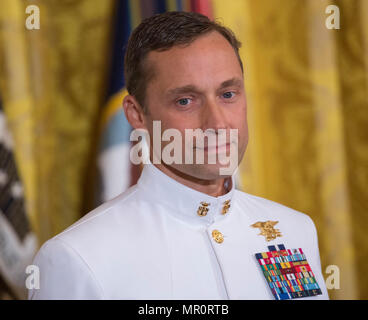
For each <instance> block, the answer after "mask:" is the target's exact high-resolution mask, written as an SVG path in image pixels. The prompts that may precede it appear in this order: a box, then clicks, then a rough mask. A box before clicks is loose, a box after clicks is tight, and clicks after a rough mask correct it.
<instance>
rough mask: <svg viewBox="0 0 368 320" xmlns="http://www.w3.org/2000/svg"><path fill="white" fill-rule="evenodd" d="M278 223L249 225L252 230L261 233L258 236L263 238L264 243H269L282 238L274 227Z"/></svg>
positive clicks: (259, 222)
mask: <svg viewBox="0 0 368 320" xmlns="http://www.w3.org/2000/svg"><path fill="white" fill-rule="evenodd" d="M277 223H279V222H278V221H270V220H269V221H265V222H261V221H258V222H256V223H254V224H252V225H251V227H253V228H259V229H260V230H261V233H259V234H258V235H260V236H265V237H266V241H271V240H274V239H276V238H277V237H282V234H281V232H280V230H279V229H275V228H274V226H275V225H276V224H277Z"/></svg>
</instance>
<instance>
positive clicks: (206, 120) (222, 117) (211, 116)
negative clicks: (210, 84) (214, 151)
mask: <svg viewBox="0 0 368 320" xmlns="http://www.w3.org/2000/svg"><path fill="white" fill-rule="evenodd" d="M228 128H229V126H228V122H227V115H226V110H225V108H224V107H223V106H221V105H220V104H219V103H217V102H216V99H215V98H208V99H206V103H205V106H204V108H203V113H202V130H214V131H215V132H217V131H218V129H228Z"/></svg>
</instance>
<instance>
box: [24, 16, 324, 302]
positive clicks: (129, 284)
mask: <svg viewBox="0 0 368 320" xmlns="http://www.w3.org/2000/svg"><path fill="white" fill-rule="evenodd" d="M239 46H240V43H239V42H238V41H237V39H236V38H235V36H234V35H233V33H232V32H231V31H230V30H228V29H227V28H225V27H223V26H221V25H219V24H217V23H215V22H211V21H210V20H209V19H208V18H207V17H204V16H202V15H200V14H195V13H183V12H168V13H165V14H161V15H156V16H154V17H151V18H149V19H146V20H145V21H143V22H142V23H141V24H140V25H139V26H138V27H137V29H136V30H135V31H134V32H133V34H132V36H131V38H130V40H129V43H128V46H127V52H126V56H125V77H126V82H127V89H128V92H129V95H128V96H127V97H126V98H125V99H124V102H123V107H124V111H125V115H126V117H127V119H128V121H129V122H130V124H131V125H132V126H133V128H135V129H140V130H146V131H147V132H148V133H149V137H148V138H149V145H150V163H149V164H146V165H145V166H144V169H143V172H142V175H141V177H140V179H139V181H138V184H137V185H135V186H133V187H132V188H130V189H129V190H127V191H126V192H124V193H123V194H121V195H119V196H118V197H116V198H115V199H113V200H111V201H109V202H106V203H105V204H103V205H102V206H100V207H98V208H97V209H95V210H93V211H92V212H90V213H89V214H87V215H86V216H85V217H83V218H82V219H81V220H79V221H78V222H76V223H75V224H73V225H72V226H71V227H69V228H68V229H67V230H65V231H64V232H62V233H61V234H59V235H57V236H56V237H54V238H52V239H51V240H49V241H47V242H46V243H45V244H44V245H43V247H42V248H41V249H40V251H39V253H38V255H37V257H36V258H35V261H34V264H35V265H37V266H39V268H40V279H41V282H40V289H34V290H30V293H29V297H30V298H31V299H275V298H276V299H290V298H296V297H301V298H302V299H314V298H317V299H327V298H328V295H327V290H326V287H325V284H324V280H323V276H322V273H321V266H320V258H319V252H318V243H317V234H316V229H315V226H314V224H313V222H312V220H311V219H310V218H309V217H308V216H307V215H305V214H302V213H299V212H297V211H295V210H292V209H290V208H287V207H285V206H283V205H280V204H277V203H275V202H272V201H269V200H266V199H262V198H260V197H256V196H253V195H249V194H246V193H243V192H240V191H238V190H235V187H234V178H233V172H234V168H235V167H236V166H235V167H234V166H232V163H233V162H234V161H236V165H238V163H239V162H240V160H241V159H242V157H243V155H244V153H245V150H246V146H247V143H248V129H247V119H246V98H245V91H244V83H243V66H242V62H241V59H240V57H239V53H238V50H239ZM157 121H158V123H159V125H160V129H161V132H163V133H162V136H160V138H162V139H161V140H162V141H160V144H159V145H157V143H156V144H155V143H154V139H152V137H153V136H154V135H155V133H154V130H155V124H157ZM171 129H175V132H176V133H177V134H178V135H177V136H179V137H181V139H179V140H178V139H176V141H172V139H171V138H170V139H168V138H167V137H166V138H165V139H164V138H163V137H164V132H165V131H166V132H167V130H171ZM189 129H193V130H195V129H200V130H199V132H202V133H205V134H203V136H202V137H204V136H206V139H204V140H203V141H204V143H202V144H201V143H200V142H199V141H200V136H198V137H197V138H198V139H195V141H196V143H195V144H194V143H193V140H191V141H190V143H189V142H188V141H186V139H185V135H186V130H189ZM234 130H235V132H236V133H237V135H236V137H235V139H233V138H234V136H232V135H231V133H233V132H234ZM172 137H175V135H173V136H172ZM214 137H215V138H216V139H213V138H214ZM220 138H222V140H221V139H220ZM174 140H175V139H174ZM203 141H202V142H203ZM210 141H212V142H210ZM213 141H215V142H213ZM219 141H222V142H219ZM171 143H173V149H172V151H174V152H178V150H179V151H182V152H183V154H182V157H179V160H183V158H185V157H186V156H187V155H188V153H190V154H191V156H192V158H193V159H197V158H196V157H197V155H201V154H202V156H203V155H204V157H203V158H205V161H204V162H201V161H193V162H190V161H189V162H188V161H171V160H170V161H169V160H168V158H169V156H170V155H171V152H168V153H167V154H166V157H164V150H165V148H167V147H168V146H169V145H170V144H171ZM234 147H235V149H234ZM234 150H235V152H234ZM161 151H162V152H161ZM229 153H230V157H228V158H227V159H228V160H229V161H228V163H224V161H220V158H221V157H222V158H226V156H228V155H229ZM211 155H212V156H213V155H215V156H216V157H215V158H216V161H214V162H213V161H210V160H209V159H210V158H211V157H210V156H211ZM161 156H162V157H161ZM188 158H190V157H188ZM188 158H185V159H186V160H187V159H188ZM170 159H171V158H170ZM199 159H201V157H199ZM227 168H230V169H231V170H230V171H229V170H228V171H226V169H227ZM279 244H280V246H279V247H277V248H276V247H275V245H279ZM268 246H274V247H270V248H268ZM294 248H297V249H298V250H296V251H292V250H290V249H294ZM299 248H301V249H299ZM284 249H285V250H284ZM288 250H289V251H288Z"/></svg>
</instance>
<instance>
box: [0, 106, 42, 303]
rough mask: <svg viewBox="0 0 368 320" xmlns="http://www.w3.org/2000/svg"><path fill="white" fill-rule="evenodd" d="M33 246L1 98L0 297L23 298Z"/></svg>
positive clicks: (34, 240)
mask: <svg viewBox="0 0 368 320" xmlns="http://www.w3.org/2000/svg"><path fill="white" fill-rule="evenodd" d="M36 247H37V241H36V237H35V235H34V233H33V232H32V231H31V229H30V225H29V221H28V219H27V216H26V212H25V204H24V195H23V185H22V183H21V181H20V178H19V175H18V172H17V168H16V163H15V160H14V156H13V140H12V137H11V134H10V131H9V130H8V127H7V124H6V117H5V113H4V111H3V108H2V105H1V101H0V300H1V299H24V298H26V294H27V290H26V287H25V281H26V276H27V274H26V272H25V270H26V267H27V266H28V265H29V264H31V262H32V258H33V255H34V253H35V251H36Z"/></svg>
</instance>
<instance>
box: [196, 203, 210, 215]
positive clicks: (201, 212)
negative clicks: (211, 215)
mask: <svg viewBox="0 0 368 320" xmlns="http://www.w3.org/2000/svg"><path fill="white" fill-rule="evenodd" d="M209 205H210V204H209V203H207V202H204V201H202V202H201V206H200V207H199V208H198V210H197V214H198V215H199V216H201V217H204V216H205V215H206V214H207V212H208V210H210V209H209V208H208V206H209Z"/></svg>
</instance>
